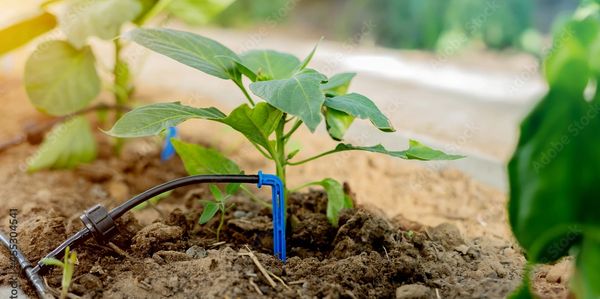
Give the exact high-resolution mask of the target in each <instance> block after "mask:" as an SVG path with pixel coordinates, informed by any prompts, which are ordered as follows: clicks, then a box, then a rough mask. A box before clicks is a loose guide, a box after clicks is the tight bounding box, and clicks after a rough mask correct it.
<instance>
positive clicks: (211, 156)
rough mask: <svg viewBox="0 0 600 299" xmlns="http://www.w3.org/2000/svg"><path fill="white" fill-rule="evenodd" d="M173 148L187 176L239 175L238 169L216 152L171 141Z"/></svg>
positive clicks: (174, 140)
mask: <svg viewBox="0 0 600 299" xmlns="http://www.w3.org/2000/svg"><path fill="white" fill-rule="evenodd" d="M171 141H172V142H173V146H174V147H175V150H176V151H177V154H178V155H179V157H181V160H182V161H183V165H184V166H185V170H186V171H187V173H188V174H189V175H198V174H240V173H241V172H242V171H241V169H240V167H239V166H238V165H237V164H236V163H235V162H233V161H231V160H229V159H227V158H226V157H225V156H223V155H222V154H221V153H219V152H218V151H216V150H214V149H211V148H206V147H203V146H201V145H197V144H191V143H185V142H183V141H180V140H177V139H172V140H171Z"/></svg>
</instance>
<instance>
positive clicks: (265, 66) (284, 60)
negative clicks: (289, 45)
mask: <svg viewBox="0 0 600 299" xmlns="http://www.w3.org/2000/svg"><path fill="white" fill-rule="evenodd" d="M240 59H241V60H242V64H243V65H244V66H245V67H247V68H248V69H250V70H251V71H252V72H254V74H256V75H257V77H258V80H259V81H267V80H279V79H287V78H290V77H292V75H294V73H295V71H296V69H297V68H298V65H299V64H300V60H299V59H298V58H297V57H296V56H294V55H291V54H288V53H282V52H277V51H273V50H252V51H248V52H245V53H243V54H242V55H240ZM250 79H252V78H250ZM253 81H256V80H253Z"/></svg>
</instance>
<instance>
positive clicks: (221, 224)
mask: <svg viewBox="0 0 600 299" xmlns="http://www.w3.org/2000/svg"><path fill="white" fill-rule="evenodd" d="M224 223H225V210H224V209H221V219H220V220H219V227H217V243H218V242H219V234H220V233H221V229H222V228H223V224H224Z"/></svg>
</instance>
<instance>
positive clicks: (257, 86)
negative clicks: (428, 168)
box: [108, 29, 461, 225]
mask: <svg viewBox="0 0 600 299" xmlns="http://www.w3.org/2000/svg"><path fill="white" fill-rule="evenodd" d="M126 37H127V38H128V39H129V40H132V41H134V42H136V43H138V44H140V45H142V46H144V47H147V48H149V49H151V50H153V51H156V52H158V53H160V54H163V55H166V56H168V57H170V58H173V59H175V60H177V61H179V62H181V63H183V64H186V65H188V66H190V67H193V68H195V69H197V70H199V71H202V72H204V73H207V74H209V75H212V76H215V77H217V78H220V79H225V80H231V81H232V82H233V83H234V84H235V85H236V86H237V87H239V89H240V91H241V94H242V95H243V96H244V98H245V99H246V100H247V102H248V103H247V104H242V105H240V106H238V107H237V108H235V109H234V110H233V111H232V112H231V113H229V115H227V114H225V113H223V112H221V111H220V110H218V109H217V108H214V107H210V108H196V107H191V106H186V105H182V104H181V103H179V102H174V103H160V104H151V105H147V106H143V107H139V108H137V109H134V110H133V111H130V112H128V113H126V114H125V115H124V116H123V117H122V118H121V119H120V120H118V121H117V123H116V124H115V125H114V127H113V128H112V129H111V130H110V131H109V132H108V134H110V135H112V136H115V137H121V138H132V137H143V136H153V135H158V134H160V133H161V132H163V131H165V130H167V129H168V128H169V127H172V126H176V125H178V124H180V123H182V122H184V121H186V120H188V119H205V120H211V121H215V122H219V123H222V124H225V125H227V126H230V127H231V128H233V129H234V130H236V131H238V132H240V133H242V134H243V135H244V136H245V137H246V139H247V140H248V141H249V142H250V143H251V144H252V145H253V146H254V147H255V148H256V150H257V151H258V152H259V153H260V154H261V155H263V156H264V157H265V158H266V159H268V160H271V161H272V162H273V164H274V166H275V169H276V173H277V176H279V177H280V178H281V179H282V180H283V181H284V183H285V181H286V169H287V167H288V166H298V165H303V164H305V163H308V162H310V161H314V160H316V159H319V158H321V157H324V156H327V155H331V154H334V153H338V152H344V151H353V150H359V151H368V152H374V153H380V154H386V155H389V156H393V157H397V158H401V159H415V160H424V161H427V160H453V159H458V158H461V156H457V155H448V154H446V153H443V152H441V151H438V150H434V149H432V148H429V147H427V146H425V145H423V144H421V143H419V142H417V141H415V140H411V141H410V143H409V148H408V149H407V150H403V151H389V150H387V149H386V148H385V147H383V146H382V145H380V144H378V145H374V146H355V145H352V144H348V143H339V144H338V145H337V146H336V147H335V148H333V149H331V150H329V151H325V152H323V153H321V154H318V155H316V156H313V157H307V158H304V159H296V156H297V155H298V154H299V150H297V149H296V150H293V151H290V150H289V148H288V143H289V142H290V140H292V138H293V137H294V136H295V134H296V132H297V131H298V130H299V129H300V128H301V127H302V126H303V125H305V126H306V128H308V129H309V130H310V131H311V132H314V131H315V130H316V129H317V127H318V126H319V125H320V124H321V123H322V122H323V120H325V124H326V127H327V131H328V133H329V136H331V138H332V139H334V140H337V141H341V140H343V138H344V135H345V133H346V131H347V130H348V128H349V127H350V125H351V124H352V123H353V122H354V120H355V119H356V118H359V119H368V120H370V121H371V123H372V124H373V125H374V126H375V127H377V128H378V129H379V130H381V131H383V132H393V131H394V128H393V126H392V124H391V122H390V121H389V119H388V118H387V117H386V116H385V115H383V113H382V112H381V111H380V110H379V108H377V106H376V105H375V104H374V103H373V102H372V101H371V100H370V99H369V98H367V97H366V96H364V95H361V94H358V93H348V88H349V85H350V82H351V80H352V78H353V77H354V76H355V74H354V73H343V74H337V75H334V76H332V77H330V78H328V77H327V76H325V75H324V74H322V73H320V72H318V71H316V70H314V69H310V68H308V66H309V64H310V62H311V60H312V58H313V56H314V54H315V51H316V49H317V47H316V46H315V48H314V49H313V50H312V51H311V52H310V54H309V55H308V56H307V57H306V58H305V59H304V60H302V61H301V60H300V59H298V58H297V57H295V56H293V55H291V54H287V53H281V52H277V51H273V50H252V51H248V52H245V53H242V54H240V55H238V54H236V53H234V52H233V51H232V50H230V49H228V48H227V47H225V46H224V45H222V44H220V43H218V42H217V41H214V40H212V39H209V38H206V37H203V36H200V35H196V34H193V33H189V32H183V31H176V30H169V29H137V30H133V31H132V32H130V33H128V34H127V35H126ZM243 77H246V78H247V79H248V80H249V81H250V84H249V90H250V92H252V94H254V96H252V95H251V94H250V92H249V91H248V88H246V85H245V83H244V80H243ZM255 97H257V98H255ZM259 99H262V100H263V101H259ZM174 146H175V150H176V151H177V153H178V154H179V156H180V157H181V158H182V160H183V162H184V164H185V166H186V169H187V170H188V172H189V173H190V174H202V173H208V174H211V173H215V171H218V172H217V173H233V174H235V173H240V172H241V171H240V169H239V167H238V166H237V165H236V164H235V163H234V162H232V161H231V160H228V159H226V158H225V157H222V155H220V154H218V153H217V152H216V151H214V150H208V149H204V148H202V147H200V146H197V145H193V144H187V143H184V142H181V141H177V142H174ZM219 163H223V164H224V165H227V166H226V167H223V165H220V164H219ZM311 184H319V185H321V186H323V187H324V188H325V189H326V190H327V193H328V195H329V200H328V205H329V207H328V210H329V208H331V210H332V211H334V212H332V213H328V215H329V221H330V222H331V223H332V224H333V225H336V224H337V218H336V217H334V215H337V214H338V213H339V210H341V209H343V208H350V207H351V201H348V200H346V197H345V194H344V191H343V188H342V185H341V184H340V183H338V182H337V181H335V180H333V179H325V180H322V181H318V182H314V183H309V184H307V186H308V185H311ZM286 188H287V187H286Z"/></svg>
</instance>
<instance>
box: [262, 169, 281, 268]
mask: <svg viewBox="0 0 600 299" xmlns="http://www.w3.org/2000/svg"><path fill="white" fill-rule="evenodd" d="M263 185H267V186H271V191H272V201H273V208H272V209H273V254H274V255H275V256H276V257H278V258H279V259H280V260H281V261H282V262H284V263H285V204H284V203H285V197H284V191H283V183H282V182H281V179H280V178H279V177H278V176H276V175H272V174H263V173H262V171H259V172H258V188H261V187H262V186H263Z"/></svg>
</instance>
